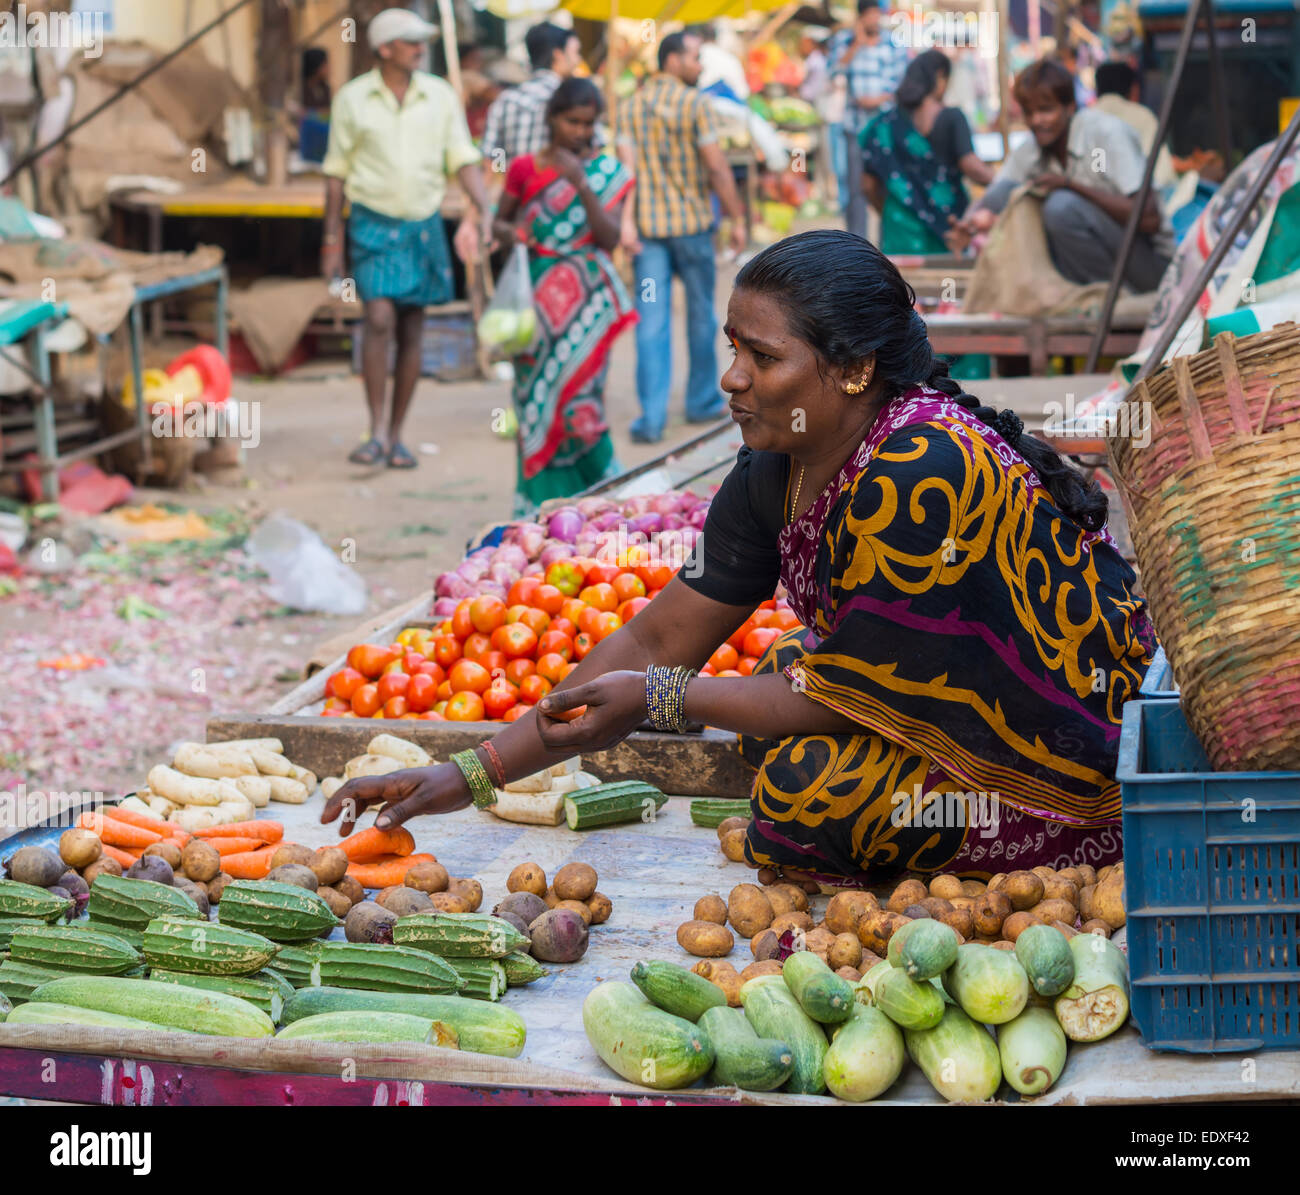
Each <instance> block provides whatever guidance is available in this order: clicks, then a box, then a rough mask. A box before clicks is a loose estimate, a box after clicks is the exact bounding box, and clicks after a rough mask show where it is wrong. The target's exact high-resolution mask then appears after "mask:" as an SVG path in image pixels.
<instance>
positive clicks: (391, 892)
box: [375, 884, 434, 917]
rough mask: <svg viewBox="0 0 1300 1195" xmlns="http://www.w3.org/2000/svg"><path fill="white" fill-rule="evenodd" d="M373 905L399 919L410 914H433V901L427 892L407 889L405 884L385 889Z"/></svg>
mask: <svg viewBox="0 0 1300 1195" xmlns="http://www.w3.org/2000/svg"><path fill="white" fill-rule="evenodd" d="M375 904H377V905H378V906H379V907H380V908H382V909H387V910H388V911H389V912H390V913H396V914H397V915H398V916H399V917H409V916H410V915H411V914H412V913H432V912H434V907H433V899H432V898H431V897H430V896H429V894H428V893H427V892H421V891H419V890H418V889H416V888H408V887H407V886H406V885H405V884H394V885H393V886H392V887H391V888H385V889H384V890H383V891H382V892H380V893H379V894H378V895H377V896H376V897H375Z"/></svg>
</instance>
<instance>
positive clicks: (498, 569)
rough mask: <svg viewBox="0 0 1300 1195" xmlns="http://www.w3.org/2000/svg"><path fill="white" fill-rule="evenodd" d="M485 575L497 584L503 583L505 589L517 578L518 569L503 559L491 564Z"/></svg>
mask: <svg viewBox="0 0 1300 1195" xmlns="http://www.w3.org/2000/svg"><path fill="white" fill-rule="evenodd" d="M487 575H488V579H489V580H492V581H496V582H498V583H499V584H501V585H504V586H505V587H506V588H507V589H509V588H510V586H511V585H513V584H514V583H515V582H516V581H518V580H519V570H518V569H517V568H512V567H511V566H510V565H508V564H506V563H505V562H504V561H499V562H498V563H496V564H494V565H492V567H491V568H489V569H488V571H487Z"/></svg>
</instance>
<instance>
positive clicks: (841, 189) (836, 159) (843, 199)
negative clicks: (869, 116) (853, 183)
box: [825, 121, 849, 211]
mask: <svg viewBox="0 0 1300 1195" xmlns="http://www.w3.org/2000/svg"><path fill="white" fill-rule="evenodd" d="M825 140H826V149H827V150H828V151H829V154H830V162H829V163H828V165H829V167H830V170H831V172H832V173H833V174H834V175H835V190H836V194H837V195H838V196H839V200H840V210H841V211H844V210H846V209H847V208H848V206H849V147H848V146H847V145H846V144H845V143H844V125H843V124H842V123H840V122H839V121H836V123H835V124H828V125H827V126H826V139H825Z"/></svg>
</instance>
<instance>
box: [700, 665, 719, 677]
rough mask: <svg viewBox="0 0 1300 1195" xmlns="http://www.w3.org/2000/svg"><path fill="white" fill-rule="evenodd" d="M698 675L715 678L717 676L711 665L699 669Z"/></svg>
mask: <svg viewBox="0 0 1300 1195" xmlns="http://www.w3.org/2000/svg"><path fill="white" fill-rule="evenodd" d="M700 675H701V676H717V675H718V674H717V673H716V672H715V671H714V669H713V665H712V664H705V665H704V667H703V668H701V669H700Z"/></svg>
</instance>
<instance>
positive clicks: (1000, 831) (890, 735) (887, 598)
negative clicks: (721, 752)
mask: <svg viewBox="0 0 1300 1195" xmlns="http://www.w3.org/2000/svg"><path fill="white" fill-rule="evenodd" d="M912 304H913V294H912V290H911V287H909V286H908V285H907V283H906V282H904V280H903V278H902V277H901V275H900V274H899V273H898V271H897V270H896V269H895V268H894V266H893V265H892V264H891V263H890V262H889V261H888V259H887V258H885V257H884V256H883V255H882V254H881V253H880V252H879V250H877V249H875V248H874V247H872V246H871V245H869V244H868V243H867V242H866V241H864V240H862V239H861V238H859V237H857V236H854V235H852V234H850V233H846V232H839V231H829V230H826V231H817V232H809V233H804V234H801V235H798V236H793V237H789V238H787V239H786V240H783V241H780V242H778V243H777V244H775V245H772V246H771V247H769V248H768V249H765V250H764V251H763V252H762V253H760V254H759V255H758V256H757V257H755V258H754V259H753V260H752V261H751V262H750V263H749V264H747V265H746V266H745V267H744V268H743V269H742V270H741V271H740V274H739V275H738V277H737V279H736V286H735V290H734V291H733V293H732V296H731V301H730V303H729V305H728V311H727V323H726V334H727V337H728V339H729V340H730V341H731V344H732V347H733V349H734V353H735V356H734V359H733V361H732V363H731V365H730V367H729V368H728V369H727V371H726V373H725V374H724V375H723V378H722V387H723V389H724V390H726V391H727V392H728V393H729V394H730V395H731V410H732V413H733V417H734V418H735V420H736V422H737V423H738V424H739V425H740V429H741V432H742V435H743V437H744V441H745V447H743V448H742V449H741V450H740V453H739V456H738V458H737V461H736V465H735V467H734V468H733V469H732V471H731V473H730V474H729V475H728V477H727V479H726V480H725V481H724V483H723V485H722V488H721V489H720V490H719V492H718V494H717V496H716V497H715V498H714V500H713V503H712V505H711V507H710V510H709V516H708V522H707V524H706V525H705V530H704V536H703V539H702V541H701V543H700V544H699V545H697V548H696V553H695V555H693V556H692V557H691V559H690V560H688V561H687V562H686V564H685V565H684V566H683V567H682V569H681V570H680V572H679V573H678V575H677V576H676V577H675V578H674V579H673V580H672V581H671V583H670V584H669V585H668V586H667V587H665V589H664V590H663V592H662V593H661V594H660V595H659V596H658V597H657V598H656V599H655V600H654V601H653V602H651V603H650V604H649V605H648V606H647V607H646V608H645V609H643V610H642V611H641V612H640V613H639V614H638V615H637V617H636V618H635V619H633V620H631V621H630V622H628V624H627V625H626V626H625V627H623V628H622V629H620V630H619V631H617V632H616V633H614V634H613V635H611V636H609V637H608V638H606V639H604V640H602V641H601V642H600V643H599V644H597V646H596V647H595V648H594V649H593V650H592V651H591V652H590V653H589V654H588V655H587V656H586V657H585V658H584V659H583V661H582V662H581V664H580V665H579V666H578V667H577V668H576V669H575V670H574V672H573V673H572V674H571V675H570V676H568V677H567V678H566V679H565V680H564V681H563V682H562V683H561V684H559V685H557V686H556V688H555V689H554V690H552V692H551V693H549V694H548V695H547V696H546V697H545V698H544V699H543V700H542V701H541V702H540V703H539V705H538V706H537V707H536V709H534V710H533V711H530V712H529V713H528V714H527V715H525V716H524V717H522V718H520V719H519V720H518V721H516V722H514V723H512V724H510V725H508V726H506V727H505V728H504V729H502V730H501V731H500V733H498V734H497V735H496V736H495V738H493V739H492V741H491V743H490V744H489V743H485V744H482V745H480V746H479V747H478V748H476V749H475V750H474V751H471V752H464V753H462V754H461V755H460V756H457V757H454V758H453V761H452V762H449V763H445V764H440V765H437V766H435V767H431V768H422V769H413V770H409V771H402V772H394V773H390V774H389V775H386V776H377V777H367V778H364V779H358V780H353V781H351V782H350V783H348V784H347V785H345V786H344V787H343V788H342V789H340V790H339V791H338V793H337V794H335V796H334V798H333V799H332V800H331V801H330V802H329V804H328V805H327V807H326V809H325V812H324V813H323V815H322V820H323V821H332V820H334V819H335V818H337V817H338V816H339V814H340V813H341V812H343V810H344V809H347V810H348V815H347V816H346V817H345V818H344V825H343V828H344V829H345V830H348V831H350V829H351V822H352V821H355V818H356V816H357V811H358V810H360V809H364V808H365V807H366V806H368V805H371V804H377V803H379V802H386V803H388V807H387V808H386V809H384V810H383V812H382V813H381V814H380V816H379V819H378V824H379V825H380V826H389V825H393V824H397V823H400V822H403V821H405V820H407V819H408V818H410V817H413V816H417V815H419V814H425V813H445V812H449V811H451V810H455V809H460V808H463V807H465V806H466V805H468V804H470V802H471V799H473V800H474V802H475V803H476V804H487V803H490V801H491V800H492V791H491V789H492V783H493V782H495V783H496V784H497V785H498V786H499V785H501V784H502V783H503V782H504V781H505V780H508V779H514V778H517V777H521V776H524V775H527V774H529V773H532V772H535V771H537V770H539V769H540V768H542V767H545V766H547V765H548V764H553V763H555V762H558V761H559V760H561V759H564V758H567V757H569V756H572V755H574V754H575V753H580V752H587V751H598V750H601V749H603V748H606V747H609V746H612V745H613V744H615V743H618V742H619V741H621V740H622V739H623V738H625V737H626V736H627V735H628V734H629V733H630V732H631V731H632V730H633V729H635V728H636V727H637V726H639V725H640V724H641V723H643V722H644V721H645V720H646V718H647V714H648V715H649V717H650V719H651V721H652V722H653V723H654V724H655V725H657V726H659V727H661V728H664V729H672V728H676V727H679V726H680V725H682V724H683V723H684V722H685V721H688V720H689V721H691V722H699V723H704V724H706V725H709V726H715V727H720V728H723V729H728V730H733V731H735V732H737V733H738V734H739V735H740V743H741V750H742V752H743V754H744V756H745V758H746V759H748V760H749V761H750V762H751V763H752V764H753V765H754V766H755V767H756V768H757V771H758V774H757V777H756V779H755V783H754V789H753V806H754V817H753V821H752V823H751V826H750V829H749V832H748V841H747V844H746V857H747V859H748V861H749V862H750V863H751V864H753V865H754V866H766V867H776V868H785V869H790V870H791V871H792V872H793V873H794V874H800V873H802V874H804V875H807V876H811V877H813V878H816V879H821V880H825V881H827V882H830V883H836V884H845V883H848V884H850V885H853V884H859V885H861V884H875V883H879V882H881V881H883V880H884V879H887V878H888V877H889V876H891V875H892V874H894V873H896V872H899V871H901V870H903V869H913V870H916V871H922V872H934V871H943V870H951V871H956V872H958V873H961V874H968V875H975V874H984V875H987V874H990V873H992V872H997V871H1004V870H1014V869H1015V868H1029V867H1033V866H1036V865H1038V864H1046V865H1048V866H1053V867H1064V866H1067V865H1070V864H1073V863H1083V862H1087V863H1092V864H1098V865H1100V864H1104V863H1107V862H1110V861H1112V860H1115V859H1117V858H1118V857H1119V855H1120V830H1119V813H1120V804H1119V786H1118V784H1117V783H1116V781H1115V764H1116V757H1117V750H1118V744H1119V732H1120V717H1121V712H1122V709H1123V705H1124V702H1125V701H1127V700H1128V699H1129V698H1130V697H1133V696H1135V695H1136V694H1137V691H1138V687H1139V686H1140V684H1141V682H1142V678H1143V675H1144V673H1145V671H1146V668H1147V666H1148V664H1149V662H1150V659H1151V654H1152V651H1153V649H1154V643H1155V640H1154V634H1153V632H1152V629H1151V625H1150V622H1149V620H1148V618H1147V615H1146V612H1145V605H1144V602H1143V601H1142V599H1141V598H1140V597H1138V596H1137V595H1136V594H1135V592H1134V585H1135V576H1134V573H1133V571H1132V569H1131V568H1130V567H1129V566H1128V564H1127V563H1126V562H1125V561H1124V559H1123V558H1122V557H1121V556H1120V554H1119V552H1118V551H1117V550H1116V548H1115V544H1114V541H1113V540H1112V539H1111V538H1110V536H1109V534H1108V533H1107V532H1106V529H1105V524H1106V498H1105V496H1104V495H1103V494H1102V493H1101V491H1100V489H1099V488H1098V486H1097V485H1096V483H1085V482H1084V481H1083V479H1082V478H1081V477H1080V476H1079V474H1078V473H1076V472H1075V471H1074V470H1073V469H1071V468H1070V467H1069V466H1068V465H1066V464H1065V462H1063V461H1062V460H1061V458H1060V457H1059V456H1058V455H1057V454H1056V453H1055V452H1054V451H1052V450H1051V449H1050V448H1048V447H1047V446H1046V445H1045V444H1043V443H1042V442H1041V441H1039V440H1036V439H1034V438H1032V437H1030V436H1028V435H1025V434H1024V433H1023V431H1022V425H1021V422H1020V420H1019V419H1018V418H1017V417H1016V416H1015V415H1014V414H1013V413H1011V412H1006V411H1004V412H1000V413H998V412H995V411H993V410H992V409H990V408H987V407H983V406H981V405H980V404H979V402H978V400H977V399H975V398H973V397H971V396H970V395H968V394H964V393H962V392H961V389H960V387H959V386H958V385H957V384H956V383H955V382H954V381H952V380H951V379H950V378H949V377H948V376H947V369H946V367H945V366H944V365H943V364H942V362H940V361H938V360H936V358H935V356H934V354H933V352H932V350H931V347H930V342H929V340H928V338H927V336H926V328H925V324H924V322H923V321H922V320H921V318H920V316H918V315H917V314H916V313H915V311H914V310H913V306H912ZM778 581H779V582H781V583H782V584H783V585H784V587H785V589H786V590H787V592H788V594H789V600H790V604H791V606H792V607H793V609H794V611H795V613H796V614H798V615H799V616H800V618H801V619H802V621H803V623H804V624H805V628H806V629H804V628H795V629H793V630H791V631H787V632H786V633H785V634H783V635H782V636H781V637H780V638H779V639H777V640H776V641H775V642H774V643H773V644H772V646H771V647H770V648H769V649H768V652H767V654H766V655H765V656H764V657H763V659H762V661H761V662H760V664H759V665H758V667H756V668H755V670H754V673H753V675H751V676H744V677H717V678H713V677H699V676H696V675H695V673H694V671H693V670H694V669H697V668H699V667H701V666H702V665H703V664H704V662H705V661H706V660H707V659H708V657H709V655H710V653H711V652H712V651H713V650H714V649H715V648H716V647H717V645H718V644H719V643H720V642H722V641H723V640H724V639H726V638H727V637H728V636H729V635H731V634H732V633H733V632H734V631H735V630H736V628H737V627H739V626H740V625H741V623H742V622H744V620H745V619H746V617H748V615H749V614H750V613H751V612H752V611H753V610H754V608H755V606H756V605H757V604H758V603H759V602H760V601H763V600H764V599H766V598H769V597H770V596H771V595H772V593H773V590H774V589H775V588H776V585H777V582H778ZM579 707H584V708H582V709H581V712H580V713H578V714H577V716H576V717H575V716H574V713H575V711H578V710H579ZM570 719H571V720H570ZM1012 865H1014V867H1013V866H1012Z"/></svg>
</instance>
